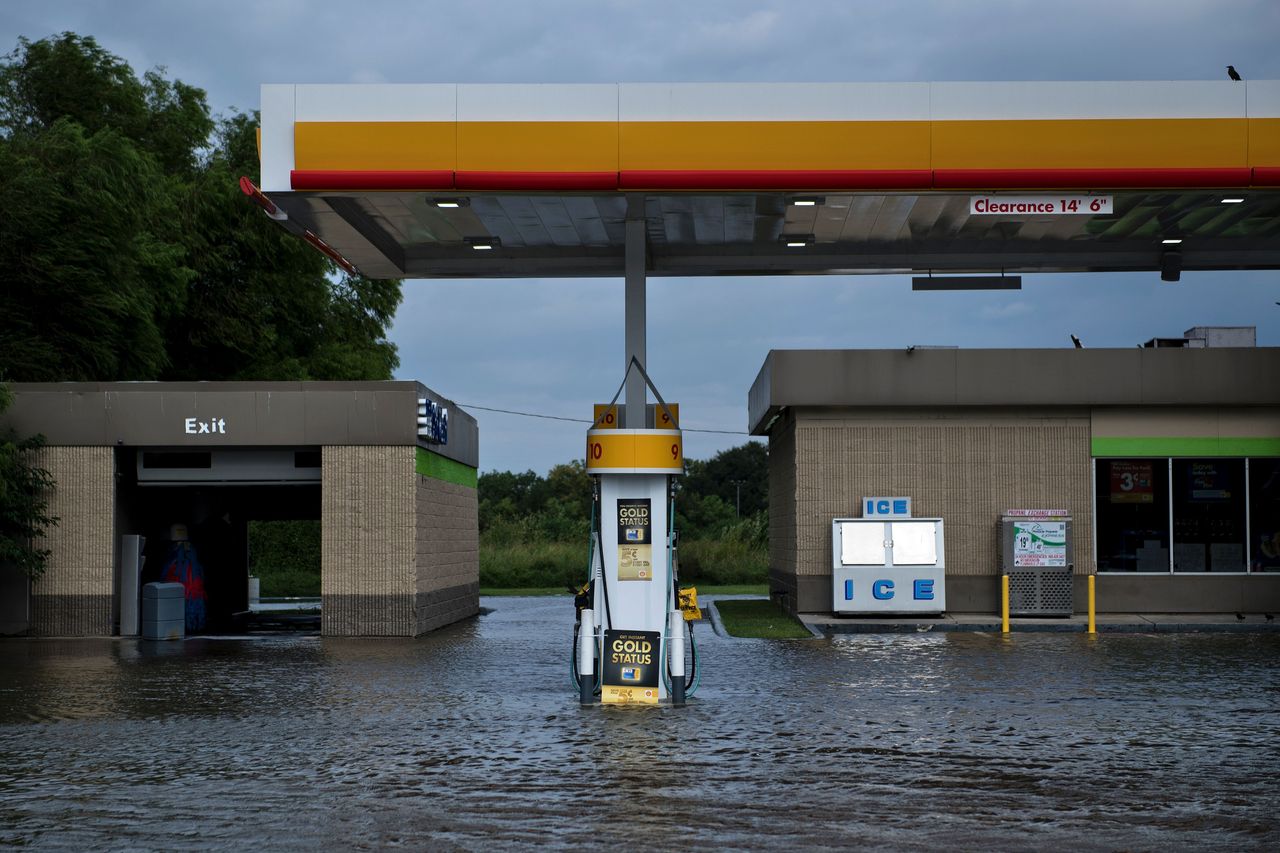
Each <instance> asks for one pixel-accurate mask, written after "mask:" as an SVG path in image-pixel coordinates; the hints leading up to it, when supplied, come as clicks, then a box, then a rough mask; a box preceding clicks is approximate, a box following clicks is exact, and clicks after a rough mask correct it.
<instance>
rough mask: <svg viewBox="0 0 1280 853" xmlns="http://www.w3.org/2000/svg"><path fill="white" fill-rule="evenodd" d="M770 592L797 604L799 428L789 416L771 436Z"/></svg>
mask: <svg viewBox="0 0 1280 853" xmlns="http://www.w3.org/2000/svg"><path fill="white" fill-rule="evenodd" d="M769 589H770V594H771V595H772V596H773V597H775V598H778V599H780V600H781V601H782V603H783V605H784V606H786V607H789V608H791V609H794V607H795V601H796V427H795V422H794V421H792V420H791V419H790V418H789V417H788V418H787V421H786V422H785V423H782V424H779V426H778V427H777V428H776V429H775V430H774V432H773V433H772V434H771V435H770V437H769Z"/></svg>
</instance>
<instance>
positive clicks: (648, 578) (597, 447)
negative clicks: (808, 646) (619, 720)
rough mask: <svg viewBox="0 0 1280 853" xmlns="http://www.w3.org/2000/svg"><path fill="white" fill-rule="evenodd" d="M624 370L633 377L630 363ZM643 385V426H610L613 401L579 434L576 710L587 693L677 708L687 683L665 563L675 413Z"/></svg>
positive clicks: (684, 647) (691, 654)
mask: <svg viewBox="0 0 1280 853" xmlns="http://www.w3.org/2000/svg"><path fill="white" fill-rule="evenodd" d="M630 370H640V372H641V373H642V374H643V369H641V368H640V365H639V363H638V362H635V361H633V362H632V364H631V365H630V367H629V368H628V371H630ZM644 379H645V382H646V383H647V384H648V386H649V388H650V389H651V390H652V391H653V393H654V396H655V397H657V399H658V403H657V405H652V404H651V405H649V406H648V407H647V412H646V417H645V428H644V429H621V428H620V424H622V423H624V422H625V421H624V420H623V415H624V412H623V407H622V406H619V405H618V404H617V395H615V396H614V399H613V401H611V402H610V403H608V404H605V405H603V406H597V407H596V413H595V419H594V421H593V423H592V426H591V429H589V430H588V431H587V466H586V467H587V473H588V474H589V475H591V477H592V480H593V490H594V496H593V501H592V526H591V527H592V529H591V558H590V563H589V566H590V569H589V580H588V582H587V584H586V586H584V587H583V588H582V589H581V590H580V591H579V594H578V596H576V598H575V609H576V611H577V617H576V621H575V625H574V640H575V642H574V648H575V651H576V660H575V667H574V678H575V683H576V684H577V687H578V691H579V700H580V702H581V703H582V704H583V705H589V704H593V703H594V701H595V695H596V693H597V692H598V693H599V695H600V701H601V702H602V703H603V704H646V705H656V704H658V703H659V702H660V701H662V700H666V699H669V700H670V701H671V702H672V704H676V705H682V704H684V701H685V698H686V697H687V696H688V695H689V693H691V692H692V690H694V689H696V685H697V675H698V665H697V651H696V647H695V646H694V645H693V631H692V625H691V624H690V623H689V621H688V620H687V619H686V618H685V611H684V610H682V608H681V601H682V596H681V590H680V588H679V583H678V577H677V568H678V566H677V562H676V559H675V492H676V477H678V476H680V475H681V474H683V473H684V445H683V440H682V437H681V433H680V428H679V422H678V416H679V410H678V407H676V406H675V405H674V404H667V403H665V402H663V400H662V398H661V396H659V395H658V392H657V389H656V388H653V383H652V382H650V381H649V377H648V376H647V375H646V376H645V377H644ZM624 385H625V379H624ZM621 391H622V389H621V388H619V394H620V393H621ZM684 599H688V595H686V596H684ZM695 606H696V605H695ZM687 663H688V664H689V665H688V666H686V664H687Z"/></svg>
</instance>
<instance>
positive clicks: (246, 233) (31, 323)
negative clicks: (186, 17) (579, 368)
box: [0, 33, 400, 381]
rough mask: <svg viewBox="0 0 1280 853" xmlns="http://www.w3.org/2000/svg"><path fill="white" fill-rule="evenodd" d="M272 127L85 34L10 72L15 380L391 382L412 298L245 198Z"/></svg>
mask: <svg viewBox="0 0 1280 853" xmlns="http://www.w3.org/2000/svg"><path fill="white" fill-rule="evenodd" d="M256 124H257V118H256V116H250V115H234V116H232V117H230V118H229V119H227V120H225V121H223V122H221V123H217V124H215V122H214V120H213V118H212V117H211V115H210V112H209V108H208V105H207V104H206V102H205V94H204V92H203V91H202V90H200V89H198V88H196V87H193V86H190V85H187V84H185V83H183V82H181V81H176V80H169V79H167V78H166V77H165V75H164V72H163V69H157V70H153V71H149V72H147V73H146V74H144V75H143V76H142V77H141V78H138V77H137V76H135V75H134V73H133V71H132V69H131V68H130V67H129V65H128V64H127V63H126V62H124V60H122V59H120V58H119V57H116V56H114V55H112V54H111V53H109V52H108V51H106V50H105V49H103V48H102V47H101V46H99V45H98V44H97V42H96V41H95V40H94V39H93V38H90V37H86V36H78V35H76V34H74V33H63V34H62V35H60V36H56V37H52V38H48V39H43V40H40V41H35V42H32V41H28V40H26V39H21V40H19V42H18V47H17V49H15V50H14V51H13V52H12V53H10V54H9V55H8V56H6V57H5V58H4V61H3V63H0V192H3V193H4V197H5V199H6V215H5V216H4V217H3V218H0V269H3V270H4V272H3V273H0V275H2V276H3V278H0V364H3V365H4V366H5V370H6V372H7V374H8V378H9V379H13V380H27V381H41V380H117V379H210V380H213V379H387V378H390V377H391V375H392V371H393V370H394V369H395V367H396V366H397V365H398V358H397V356H396V350H395V346H394V345H393V344H392V343H390V342H389V341H388V340H387V338H386V333H387V329H388V328H389V326H390V323H391V320H392V318H393V316H394V314H395V309H396V307H397V306H398V305H399V302H400V283H399V282H398V281H370V280H368V279H365V278H362V277H351V276H340V275H338V271H337V268H336V267H335V266H334V265H333V264H331V263H330V262H329V261H328V259H326V258H325V257H324V256H323V255H320V254H319V253H317V252H316V251H315V250H313V249H312V248H310V247H309V246H307V245H305V244H304V243H303V242H302V241H300V240H298V239H296V238H294V237H292V236H291V235H289V234H287V233H286V232H285V231H283V229H281V228H279V226H277V225H276V224H275V223H273V222H271V221H270V220H268V219H267V218H266V217H264V216H263V215H262V213H261V211H259V210H258V209H257V208H256V207H255V206H254V205H253V204H251V203H249V202H248V201H247V200H246V199H245V198H244V196H243V195H242V194H241V193H240V192H239V190H238V188H237V181H238V179H239V177H240V176H241V175H248V176H250V177H252V178H255V179H256V178H257V177H258V158H257V144H256Z"/></svg>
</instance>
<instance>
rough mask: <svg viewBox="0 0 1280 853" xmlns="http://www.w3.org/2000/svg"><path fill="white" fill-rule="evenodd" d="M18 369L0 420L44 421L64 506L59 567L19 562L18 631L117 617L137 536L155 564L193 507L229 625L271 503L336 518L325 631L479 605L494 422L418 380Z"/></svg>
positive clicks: (214, 607)
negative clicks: (483, 493) (22, 571)
mask: <svg viewBox="0 0 1280 853" xmlns="http://www.w3.org/2000/svg"><path fill="white" fill-rule="evenodd" d="M10 387H11V390H12V391H13V392H14V398H15V399H14V403H13V405H12V407H11V408H10V409H9V410H7V411H6V412H5V413H4V415H3V416H2V419H0V426H8V427H12V428H14V429H15V430H16V431H17V432H18V433H19V434H20V435H31V434H36V433H40V434H43V435H44V437H45V439H46V446H45V447H44V448H43V449H42V450H41V451H40V452H39V463H40V465H41V467H43V468H45V469H47V470H48V471H49V472H50V473H51V474H52V475H53V478H54V480H55V482H56V486H55V488H54V489H53V491H52V493H51V495H50V504H49V513H50V515H53V516H56V517H57V518H58V523H57V524H56V526H54V527H53V528H52V529H50V530H49V532H48V537H47V539H46V541H45V542H44V543H43V546H44V547H45V548H47V549H48V550H49V551H50V552H51V556H50V558H49V563H48V568H47V570H46V571H45V573H44V574H43V576H41V577H40V578H39V579H38V580H37V581H35V582H33V583H28V582H27V581H26V579H25V578H22V577H19V576H17V575H15V574H13V573H7V574H5V575H4V577H3V579H2V580H3V586H4V588H3V590H0V592H2V594H0V601H2V602H3V607H0V622H3V624H2V625H0V631H2V632H3V633H20V632H30V633H32V634H36V635H59V636H73V635H74V636H109V635H111V634H114V633H118V632H119V630H120V618H121V604H122V600H121V595H122V593H121V589H122V586H126V588H127V585H124V584H122V581H124V580H125V578H126V573H127V572H128V571H129V566H127V565H125V561H126V555H125V549H122V542H125V541H127V540H126V537H129V536H132V535H140V536H142V537H145V546H144V547H143V553H142V556H144V557H145V563H144V565H143V567H142V569H141V578H142V580H144V581H145V580H155V579H156V578H157V568H158V566H159V564H160V563H161V561H162V560H163V559H164V555H165V551H166V548H167V547H168V544H169V538H170V536H171V530H172V528H174V527H175V526H178V525H181V526H184V527H185V528H186V529H187V531H188V533H189V537H190V541H191V543H192V544H193V545H194V546H195V548H196V551H197V553H198V554H199V557H200V560H201V562H202V564H203V570H204V583H205V589H206V594H207V607H208V614H209V625H210V628H211V629H213V630H217V629H218V627H219V626H225V625H227V624H229V617H230V616H231V614H233V613H236V612H241V611H244V610H245V609H246V604H247V601H246V599H247V597H248V582H247V579H248V565H249V555H248V525H249V522H250V521H255V520H264V521H266V520H291V519H310V520H319V521H320V524H321V590H322V602H321V626H322V632H323V633H324V634H325V635H328V636H404V637H411V636H415V635H418V634H421V633H424V632H426V631H430V630H432V629H434V628H437V627H439V626H442V625H445V624H448V623H450V622H455V621H457V620H459V619H463V618H465V617H467V616H471V615H474V614H475V613H477V612H478V609H479V534H478V518H477V500H476V468H477V464H478V451H479V433H478V430H477V427H476V422H475V419H474V418H472V417H471V416H470V415H468V414H467V413H466V412H464V411H462V410H461V409H459V408H458V407H457V406H456V405H455V404H453V403H452V402H450V401H449V400H446V399H444V398H443V397H441V396H439V395H438V394H436V393H435V392H433V391H431V390H430V389H428V388H426V387H425V386H423V385H421V384H419V383H416V382H193V383H185V382H184V383H171V382H155V383H57V384H21V383H19V384H14V385H12V386H10ZM130 559H131V558H130ZM125 609H126V611H127V610H128V609H129V608H128V606H127V603H126V608H125Z"/></svg>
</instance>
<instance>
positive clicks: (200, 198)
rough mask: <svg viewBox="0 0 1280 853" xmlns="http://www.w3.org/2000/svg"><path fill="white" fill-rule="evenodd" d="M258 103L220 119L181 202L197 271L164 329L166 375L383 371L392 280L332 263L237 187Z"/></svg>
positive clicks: (390, 365)
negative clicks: (251, 110)
mask: <svg viewBox="0 0 1280 853" xmlns="http://www.w3.org/2000/svg"><path fill="white" fill-rule="evenodd" d="M256 128H257V117H256V115H253V116H251V115H236V116H233V117H231V118H230V119H227V120H225V121H223V122H221V123H220V125H219V127H218V132H217V135H216V137H215V140H214V147H213V149H212V151H211V154H210V156H209V158H208V161H207V162H206V163H205V165H204V166H203V168H202V170H201V172H200V174H199V175H198V176H197V178H196V179H195V180H194V181H193V182H192V184H191V186H190V187H189V188H188V190H187V192H186V194H185V197H184V200H183V205H182V206H183V209H184V211H185V219H186V226H187V245H188V246H189V247H190V256H189V261H188V263H189V264H190V265H191V266H192V267H193V269H194V276H193V279H192V281H191V284H190V287H189V288H188V291H187V294H186V300H187V301H186V308H185V310H184V311H183V312H182V313H181V314H179V315H175V316H173V317H172V318H171V320H170V322H169V325H168V328H167V329H166V337H167V341H168V346H167V349H168V352H169V355H170V359H171V363H172V366H171V367H170V368H169V369H168V370H166V371H165V372H164V378H166V379H211V378H222V379H279V380H302V379H334V380H339V379H349V380H354V379H389V378H391V374H392V371H394V370H395V368H396V366H397V365H398V364H399V358H398V357H397V355H396V348H395V345H394V344H392V343H391V342H389V341H388V340H387V339H386V333H387V329H388V328H389V327H390V325H391V320H392V318H393V317H394V315H395V310H396V308H397V306H398V305H399V304H400V282H399V281H395V280H383V281H377V280H372V279H367V278H364V277H360V276H346V275H344V276H341V277H338V276H337V275H336V268H335V267H334V266H333V264H331V263H330V262H329V261H328V259H327V258H325V257H324V256H323V255H321V254H320V253H319V252H317V251H315V250H314V249H313V248H311V247H310V246H308V245H307V244H306V243H304V242H303V241H301V240H299V239H297V238H296V237H293V236H292V235H290V234H289V233H288V232H286V231H285V230H284V229H282V228H280V227H279V226H278V225H277V224H276V223H274V222H272V221H271V220H270V219H268V218H267V217H265V216H263V215H262V211H260V210H259V209H258V208H257V207H256V206H254V205H253V204H251V203H249V202H248V201H247V200H246V199H245V197H244V194H243V193H241V192H240V190H239V188H238V185H237V181H238V180H239V178H240V176H241V175H248V176H250V177H251V178H252V179H254V180H257V178H258V159H257V158H258V155H257V143H256Z"/></svg>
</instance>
